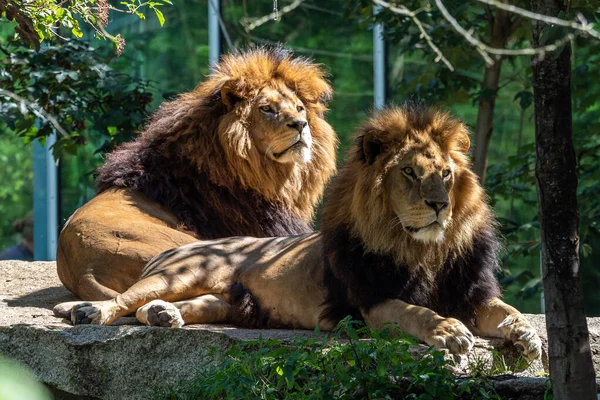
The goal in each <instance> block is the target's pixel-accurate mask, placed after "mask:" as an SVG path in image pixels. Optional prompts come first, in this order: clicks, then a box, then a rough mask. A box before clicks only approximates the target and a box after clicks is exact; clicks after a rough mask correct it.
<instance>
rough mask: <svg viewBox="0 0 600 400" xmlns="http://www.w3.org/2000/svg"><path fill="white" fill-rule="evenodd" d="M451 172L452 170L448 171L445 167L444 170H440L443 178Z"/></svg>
mask: <svg viewBox="0 0 600 400" xmlns="http://www.w3.org/2000/svg"><path fill="white" fill-rule="evenodd" d="M451 172H452V171H450V170H449V169H446V170H444V171H443V172H442V176H443V177H444V178H447V177H448V176H450V173H451Z"/></svg>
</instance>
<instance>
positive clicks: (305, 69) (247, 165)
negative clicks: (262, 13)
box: [96, 48, 337, 239]
mask: <svg viewBox="0 0 600 400" xmlns="http://www.w3.org/2000/svg"><path fill="white" fill-rule="evenodd" d="M273 80H278V81H280V82H283V83H284V84H285V85H286V86H287V87H289V88H290V89H291V90H293V91H294V92H295V93H296V95H297V96H298V97H299V98H300V99H301V100H302V101H303V103H304V104H305V106H306V110H307V119H308V124H309V127H310V129H311V133H312V135H313V155H312V160H311V161H310V162H309V163H307V164H279V163H274V162H272V161H271V160H268V159H267V158H266V157H264V155H261V154H259V153H258V151H257V150H256V146H253V145H252V138H251V137H250V134H249V131H248V129H247V123H246V121H247V118H248V115H249V112H250V110H249V107H248V106H247V105H242V106H238V107H233V106H232V105H233V103H234V102H237V101H240V100H242V101H243V100H245V99H248V98H250V97H252V96H253V95H256V94H257V93H258V92H259V91H260V90H261V89H262V88H263V87H265V86H267V85H268V84H269V83H270V82H272V81H273ZM330 96H331V87H330V85H329V84H328V82H327V81H326V79H325V76H324V72H323V70H322V69H321V68H320V66H319V65H317V64H314V63H313V62H311V61H309V60H307V59H303V58H298V57H292V54H291V53H290V52H289V51H286V50H283V49H281V48H273V49H265V48H257V49H252V50H249V51H246V52H243V53H240V54H233V55H226V56H223V57H222V59H221V61H220V62H219V63H218V64H217V65H215V66H214V69H213V73H212V74H211V75H209V76H208V77H207V79H206V80H205V81H204V82H202V83H200V84H199V85H198V86H197V87H196V89H195V90H193V91H191V92H189V93H184V94H181V95H179V96H178V97H177V98H176V99H175V100H174V101H171V102H166V103H163V104H162V105H161V106H160V107H159V109H158V110H157V112H156V113H155V114H154V116H153V117H152V118H151V119H150V121H149V124H148V126H147V127H146V129H145V130H144V131H143V132H142V133H141V134H140V135H139V136H138V137H137V138H136V140H134V141H132V142H129V143H125V144H123V145H121V146H120V147H118V148H117V149H115V151H113V152H112V153H111V154H109V155H108V156H107V159H106V162H105V163H104V164H103V165H102V166H101V167H100V168H98V169H97V171H96V186H97V191H98V193H101V192H103V191H105V190H107V189H109V188H113V187H124V188H130V189H133V190H136V191H138V192H141V193H143V194H144V195H145V196H147V197H148V198H150V199H151V200H153V201H155V202H157V203H159V204H161V205H163V206H164V207H166V208H167V209H169V210H170V211H171V212H173V213H174V214H175V216H176V217H177V218H178V220H179V221H180V222H181V224H182V225H183V227H184V228H185V229H187V230H190V231H192V232H194V233H195V234H196V235H197V236H198V237H200V238H205V239H211V238H218V237H226V236H236V235H248V236H256V237H263V236H282V235H292V234H299V233H305V232H309V231H311V221H312V217H313V209H314V207H315V205H316V203H317V202H318V201H319V199H320V197H321V194H322V191H323V186H324V184H325V183H326V182H327V181H328V179H329V176H330V175H331V174H332V173H333V172H334V170H335V152H336V146H337V141H336V136H335V133H334V132H333V130H332V129H331V127H330V126H329V124H327V123H326V122H325V121H324V120H323V119H322V118H323V113H324V111H325V110H326V105H325V102H326V101H327V100H328V99H329V98H330Z"/></svg>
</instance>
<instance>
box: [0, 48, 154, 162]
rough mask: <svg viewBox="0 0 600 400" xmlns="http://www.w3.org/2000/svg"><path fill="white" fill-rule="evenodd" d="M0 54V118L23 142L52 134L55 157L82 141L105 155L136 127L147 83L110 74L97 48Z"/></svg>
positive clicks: (145, 105) (147, 96)
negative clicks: (55, 139) (0, 56)
mask: <svg viewBox="0 0 600 400" xmlns="http://www.w3.org/2000/svg"><path fill="white" fill-rule="evenodd" d="M1 50H2V51H3V53H4V54H5V55H6V57H4V58H2V59H1V60H0V118H2V119H3V120H4V122H5V123H6V124H7V126H8V128H9V129H10V130H12V131H14V132H15V133H16V134H18V135H19V136H22V137H23V138H24V139H25V142H26V143H29V142H31V141H33V140H34V139H41V140H42V142H43V141H44V139H45V138H46V137H47V136H49V135H51V134H53V133H54V132H55V131H57V141H56V144H55V145H54V148H53V150H54V154H55V156H57V157H59V156H60V155H61V154H63V153H64V152H68V153H71V154H74V153H75V152H76V149H77V147H78V146H82V145H84V144H86V143H93V144H95V145H96V148H97V150H98V151H105V150H109V149H111V148H112V147H113V146H114V145H116V144H118V143H120V142H122V141H124V140H127V139H130V138H131V137H132V135H133V134H134V133H136V132H137V131H138V130H139V129H140V128H141V127H142V124H143V123H144V121H145V118H146V116H147V114H148V112H149V105H150V103H151V102H152V94H151V93H150V83H149V82H148V81H144V80H141V79H137V78H134V77H132V76H130V75H127V74H121V73H117V72H115V71H114V70H112V69H111V68H110V67H109V66H108V64H107V63H108V62H109V60H110V58H111V57H109V56H106V55H103V54H102V51H101V50H98V49H94V48H92V47H91V46H90V45H89V44H87V43H85V42H80V41H70V42H66V43H62V44H61V45H59V46H53V45H50V46H46V47H44V49H42V50H41V51H40V52H39V53H37V52H35V51H33V50H30V49H25V48H23V47H22V46H19V45H18V43H14V42H12V43H11V44H10V45H9V46H8V49H5V48H3V47H2V48H1Z"/></svg>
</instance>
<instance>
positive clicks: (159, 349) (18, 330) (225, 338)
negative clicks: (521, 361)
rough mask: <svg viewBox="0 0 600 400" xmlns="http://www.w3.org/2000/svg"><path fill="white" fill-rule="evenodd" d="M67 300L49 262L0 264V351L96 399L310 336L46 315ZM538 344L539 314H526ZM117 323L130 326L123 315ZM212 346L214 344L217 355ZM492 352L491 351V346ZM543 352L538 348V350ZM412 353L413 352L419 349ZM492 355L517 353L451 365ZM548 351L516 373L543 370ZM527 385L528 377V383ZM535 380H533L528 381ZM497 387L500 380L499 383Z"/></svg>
mask: <svg viewBox="0 0 600 400" xmlns="http://www.w3.org/2000/svg"><path fill="white" fill-rule="evenodd" d="M70 300H74V297H73V296H72V295H71V294H70V293H69V292H68V291H67V290H66V289H65V288H64V287H63V286H62V285H61V283H60V281H59V280H58V277H57V275H56V266H55V264H54V263H52V262H33V263H27V262H18V261H1V262H0V353H2V354H4V355H6V356H8V357H10V358H13V359H16V360H19V361H21V362H23V363H24V364H26V365H27V366H29V368H31V369H32V370H33V372H34V373H35V374H36V375H37V377H38V378H39V379H40V381H42V382H44V383H46V384H47V385H49V386H51V387H53V388H55V389H58V390H60V391H64V392H67V393H71V394H75V395H80V396H88V397H92V398H103V399H123V398H128V399H145V398H149V397H151V396H152V395H154V394H156V393H157V391H161V390H164V389H165V388H176V387H180V386H181V385H182V384H183V383H184V382H186V381H189V380H191V379H193V378H194V377H195V376H196V375H197V373H198V372H201V371H206V370H208V369H210V368H213V367H214V366H215V365H217V364H218V363H219V362H220V359H219V357H218V354H223V353H224V352H225V351H227V350H228V349H229V348H230V347H231V346H232V345H233V344H234V343H235V342H237V341H244V340H256V339H258V338H259V337H262V338H264V339H279V340H284V341H289V340H291V339H292V338H293V337H297V336H298V335H301V336H311V335H313V333H312V332H310V331H291V330H251V329H238V328H234V327H231V326H223V325H191V326H187V327H185V328H183V329H164V328H150V327H145V326H140V325H137V326H135V325H134V326H132V325H118V326H108V327H102V326H78V327H73V326H71V325H70V324H68V323H67V322H66V321H61V320H59V319H57V318H55V317H54V316H53V315H52V307H53V306H54V305H56V304H57V303H59V302H62V301H70ZM528 318H529V319H530V320H531V321H532V323H533V325H534V326H535V327H536V329H537V330H538V333H539V334H540V336H541V338H542V341H543V343H544V347H545V346H546V343H547V341H546V331H545V323H544V317H543V316H542V315H528ZM118 323H119V324H123V323H124V324H132V323H135V319H133V318H124V319H122V321H119V322H118ZM588 326H589V329H590V332H591V333H590V336H591V337H590V338H591V344H592V352H593V354H594V364H595V367H596V370H597V371H600V318H590V319H588ZM211 348H217V349H219V350H222V351H219V352H217V356H216V357H214V358H213V357H212V356H211V351H210V350H211ZM494 350H495V351H494ZM544 350H545V349H544ZM415 351H416V352H418V351H420V350H419V349H418V348H416V349H415ZM494 354H495V355H496V356H498V355H499V356H500V357H502V358H503V359H504V361H505V362H506V363H507V364H508V365H511V364H512V363H514V361H515V360H516V359H517V358H518V352H517V350H516V349H515V348H514V347H513V346H512V345H509V344H506V343H505V342H504V341H502V340H497V339H496V340H486V339H482V338H479V339H478V341H477V344H476V348H475V350H474V351H473V352H472V353H471V354H469V355H468V356H463V357H455V358H454V360H455V362H456V364H457V367H458V368H459V369H461V370H463V371H467V372H468V371H469V368H470V367H472V366H473V365H478V366H479V367H480V368H484V369H486V368H487V369H489V368H490V365H491V363H492V359H493V356H494ZM547 372H548V366H547V356H546V352H545V351H544V355H543V357H542V360H541V361H537V362H536V363H534V364H532V365H531V366H529V368H527V369H526V370H525V371H523V372H522V373H520V374H519V375H525V376H536V375H539V374H540V373H542V374H543V373H547ZM532 382H533V381H532ZM535 382H537V383H536V385H538V386H539V385H540V383H539V382H541V381H539V380H535ZM501 385H504V387H505V386H506V385H507V384H505V383H503V384H501Z"/></svg>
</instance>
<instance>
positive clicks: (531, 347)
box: [498, 315, 542, 361]
mask: <svg viewBox="0 0 600 400" xmlns="http://www.w3.org/2000/svg"><path fill="white" fill-rule="evenodd" d="M498 328H499V329H500V331H501V332H502V334H503V335H504V337H505V338H507V339H509V340H511V341H512V342H513V343H514V344H515V345H517V346H519V347H521V348H522V349H523V356H524V357H525V358H526V359H527V360H528V361H533V360H535V359H537V358H538V357H540V356H541V355H542V340H541V339H540V338H539V336H538V335H537V333H536V332H535V329H534V328H533V327H532V326H531V325H530V324H529V322H528V321H527V320H526V319H525V317H523V316H521V315H509V316H508V317H506V318H505V319H504V321H502V322H501V323H500V324H499V325H498Z"/></svg>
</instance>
